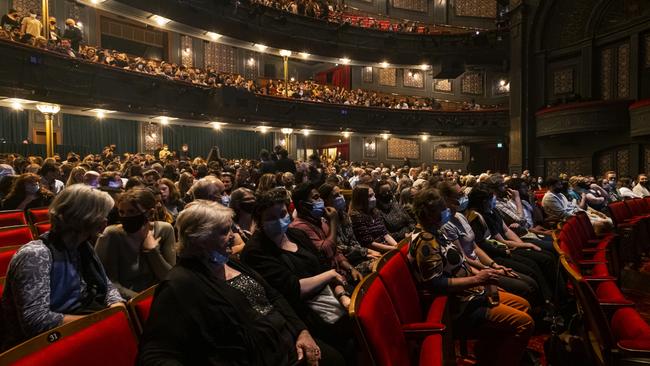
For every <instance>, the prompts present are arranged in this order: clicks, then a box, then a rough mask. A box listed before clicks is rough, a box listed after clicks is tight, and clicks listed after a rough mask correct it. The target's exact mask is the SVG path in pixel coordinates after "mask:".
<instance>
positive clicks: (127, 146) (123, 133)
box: [63, 114, 139, 155]
mask: <svg viewBox="0 0 650 366" xmlns="http://www.w3.org/2000/svg"><path fill="white" fill-rule="evenodd" d="M138 134H139V122H138V121H129V120H121V119H111V118H104V119H102V120H99V119H97V118H95V117H87V116H75V115H71V114H64V115H63V144H64V145H66V146H70V147H71V148H73V149H74V151H75V152H76V153H79V154H81V155H85V154H88V153H95V154H98V153H100V152H101V151H102V149H103V148H104V146H106V145H109V144H115V145H116V151H117V153H119V154H121V153H125V152H137V151H138Z"/></svg>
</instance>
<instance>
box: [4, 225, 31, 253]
mask: <svg viewBox="0 0 650 366" xmlns="http://www.w3.org/2000/svg"><path fill="white" fill-rule="evenodd" d="M32 240H34V235H33V234H32V230H31V229H30V227H29V226H27V225H22V226H9V227H5V228H1V229H0V248H1V247H9V246H14V245H23V244H27V243H29V242H30V241H32Z"/></svg>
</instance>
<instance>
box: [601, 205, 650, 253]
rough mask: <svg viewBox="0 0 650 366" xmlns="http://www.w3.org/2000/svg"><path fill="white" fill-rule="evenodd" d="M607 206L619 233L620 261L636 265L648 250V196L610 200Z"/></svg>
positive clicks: (649, 241) (649, 218)
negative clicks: (617, 200)
mask: <svg viewBox="0 0 650 366" xmlns="http://www.w3.org/2000/svg"><path fill="white" fill-rule="evenodd" d="M608 208H609V213H610V216H611V217H612V221H613V222H614V225H615V226H616V230H617V232H618V233H619V234H620V235H621V245H620V246H621V253H620V255H621V259H622V261H623V262H624V263H626V264H636V265H638V264H639V263H640V258H641V255H643V254H644V253H647V252H648V251H649V250H650V197H646V198H637V199H632V200H625V201H621V202H612V203H610V204H609V205H608Z"/></svg>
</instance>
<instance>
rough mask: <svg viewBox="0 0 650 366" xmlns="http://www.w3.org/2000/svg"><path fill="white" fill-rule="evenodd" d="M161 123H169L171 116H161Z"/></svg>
mask: <svg viewBox="0 0 650 366" xmlns="http://www.w3.org/2000/svg"><path fill="white" fill-rule="evenodd" d="M160 123H162V124H163V125H168V124H169V118H167V117H160Z"/></svg>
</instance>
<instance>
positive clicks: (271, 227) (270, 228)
mask: <svg viewBox="0 0 650 366" xmlns="http://www.w3.org/2000/svg"><path fill="white" fill-rule="evenodd" d="M289 224H291V216H289V214H287V215H286V216H285V217H283V218H281V219H277V220H273V221H265V222H264V224H263V227H264V232H265V233H266V235H268V236H270V237H276V236H279V235H284V233H286V232H287V229H288V228H289Z"/></svg>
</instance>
